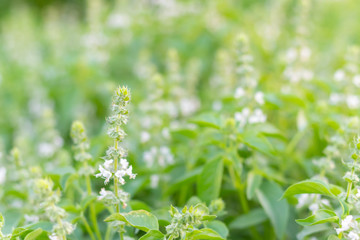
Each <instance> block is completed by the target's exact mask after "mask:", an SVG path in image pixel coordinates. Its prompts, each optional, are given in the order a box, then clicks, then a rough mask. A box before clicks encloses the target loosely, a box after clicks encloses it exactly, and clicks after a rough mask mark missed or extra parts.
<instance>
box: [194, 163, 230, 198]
mask: <svg viewBox="0 0 360 240" xmlns="http://www.w3.org/2000/svg"><path fill="white" fill-rule="evenodd" d="M223 168H224V164H223V160H222V158H215V159H214V160H212V161H210V162H208V163H206V164H205V166H204V168H203V170H202V172H201V174H200V176H199V178H198V184H197V190H198V195H199V198H200V199H201V200H202V201H205V202H206V203H210V202H211V200H215V199H217V198H219V195H220V188H221V181H222V175H223Z"/></svg>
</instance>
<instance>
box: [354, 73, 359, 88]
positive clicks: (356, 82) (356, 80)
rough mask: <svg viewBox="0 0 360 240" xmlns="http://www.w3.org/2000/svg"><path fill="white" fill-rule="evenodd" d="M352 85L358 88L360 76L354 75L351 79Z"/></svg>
mask: <svg viewBox="0 0 360 240" xmlns="http://www.w3.org/2000/svg"><path fill="white" fill-rule="evenodd" d="M353 83H354V85H355V86H357V87H360V75H355V76H354V78H353Z"/></svg>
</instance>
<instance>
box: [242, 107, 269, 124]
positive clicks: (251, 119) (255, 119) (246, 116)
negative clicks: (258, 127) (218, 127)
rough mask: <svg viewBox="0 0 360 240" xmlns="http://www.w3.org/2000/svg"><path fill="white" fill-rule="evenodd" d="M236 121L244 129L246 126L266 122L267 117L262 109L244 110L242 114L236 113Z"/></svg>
mask: <svg viewBox="0 0 360 240" xmlns="http://www.w3.org/2000/svg"><path fill="white" fill-rule="evenodd" d="M235 120H236V121H237V122H238V123H239V125H240V126H241V127H244V126H245V125H246V124H255V123H263V122H266V115H265V114H264V113H263V111H262V110H261V109H260V108H256V109H254V110H253V111H251V110H250V109H249V108H243V110H242V111H241V112H236V113H235Z"/></svg>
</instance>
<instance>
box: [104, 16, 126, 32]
mask: <svg viewBox="0 0 360 240" xmlns="http://www.w3.org/2000/svg"><path fill="white" fill-rule="evenodd" d="M107 24H108V26H109V27H110V28H114V29H119V28H126V27H128V26H129V24H130V19H129V17H128V16H127V15H124V14H120V13H116V14H112V15H110V16H109V19H108V23H107Z"/></svg>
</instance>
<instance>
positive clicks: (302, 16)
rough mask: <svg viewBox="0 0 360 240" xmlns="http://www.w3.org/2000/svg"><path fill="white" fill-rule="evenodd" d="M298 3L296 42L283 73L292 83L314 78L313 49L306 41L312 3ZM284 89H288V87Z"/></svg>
mask: <svg viewBox="0 0 360 240" xmlns="http://www.w3.org/2000/svg"><path fill="white" fill-rule="evenodd" d="M298 4H299V5H298V6H297V11H298V15H297V19H296V38H295V43H294V45H293V46H292V47H291V48H290V49H288V50H287V52H286V57H285V60H286V64H287V66H286V68H285V70H284V73H283V74H284V77H285V79H287V80H289V81H290V82H291V83H298V82H301V81H311V80H312V79H313V78H314V73H313V71H312V70H311V68H310V61H311V55H312V51H311V49H310V47H309V46H308V44H307V43H306V42H307V38H308V21H309V16H310V13H309V11H310V9H311V4H310V0H301V1H299V2H298ZM283 90H284V91H287V89H286V88H284V89H283Z"/></svg>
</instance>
